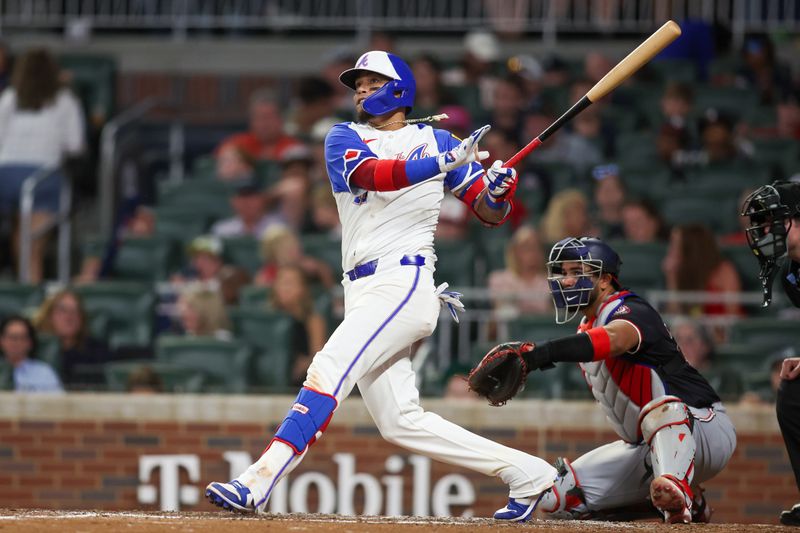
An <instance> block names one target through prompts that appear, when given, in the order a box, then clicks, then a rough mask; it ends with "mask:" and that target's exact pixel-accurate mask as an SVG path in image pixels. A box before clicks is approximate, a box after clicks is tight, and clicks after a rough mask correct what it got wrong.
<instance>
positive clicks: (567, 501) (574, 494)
mask: <svg viewBox="0 0 800 533" xmlns="http://www.w3.org/2000/svg"><path fill="white" fill-rule="evenodd" d="M554 466H555V467H556V470H558V477H557V478H556V482H555V484H554V485H553V487H552V488H551V489H550V490H548V491H547V492H545V493H544V494H543V495H542V500H541V503H539V509H540V510H541V511H542V512H543V513H546V514H549V515H552V516H551V518H567V519H575V518H582V517H583V516H585V515H587V514H588V512H589V509H588V508H587V507H586V499H585V498H584V495H583V489H581V485H580V482H579V481H578V478H577V476H576V475H575V470H574V469H573V468H572V464H570V462H569V461H568V460H567V459H565V458H563V457H559V458H558V459H557V460H556V462H555V464H554Z"/></svg>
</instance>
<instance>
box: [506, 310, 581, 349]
mask: <svg viewBox="0 0 800 533" xmlns="http://www.w3.org/2000/svg"><path fill="white" fill-rule="evenodd" d="M577 329H578V320H577V319H575V320H573V321H571V322H569V323H567V324H557V323H556V321H555V318H554V316H553V314H551V313H548V314H546V315H525V316H521V317H519V318H517V319H515V320H513V321H511V322H510V323H509V325H508V333H509V335H510V336H511V338H512V339H514V340H516V341H533V342H540V341H545V340H551V339H556V338H558V337H563V336H565V335H572V334H574V333H575V332H576V331H577Z"/></svg>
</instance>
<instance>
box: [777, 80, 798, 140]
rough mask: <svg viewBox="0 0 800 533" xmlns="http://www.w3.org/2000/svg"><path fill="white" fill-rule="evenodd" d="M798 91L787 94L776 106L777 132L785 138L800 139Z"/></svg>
mask: <svg viewBox="0 0 800 533" xmlns="http://www.w3.org/2000/svg"><path fill="white" fill-rule="evenodd" d="M798 98H800V91H797V92H796V93H795V95H794V96H789V97H787V98H785V99H784V100H783V101H781V102H780V103H779V104H778V106H777V120H778V124H777V132H776V133H777V134H778V136H779V137H785V138H787V139H800V105H798Z"/></svg>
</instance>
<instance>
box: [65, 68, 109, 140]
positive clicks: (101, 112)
mask: <svg viewBox="0 0 800 533" xmlns="http://www.w3.org/2000/svg"><path fill="white" fill-rule="evenodd" d="M58 63H59V65H60V66H61V68H63V69H64V70H68V71H69V72H70V74H71V85H72V89H73V90H74V91H75V93H76V95H77V96H78V98H79V99H80V100H81V103H82V104H83V108H84V109H85V110H86V114H87V116H88V119H89V120H88V124H89V125H91V127H92V129H94V130H99V129H100V128H101V127H102V125H103V124H104V123H105V122H106V121H107V120H108V119H110V118H111V117H112V116H114V114H115V113H116V102H115V99H116V94H117V88H116V76H117V66H116V62H115V60H114V58H113V57H111V56H101V55H86V54H69V55H62V56H60V57H59V58H58Z"/></svg>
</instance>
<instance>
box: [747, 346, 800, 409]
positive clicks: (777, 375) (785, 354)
mask: <svg viewBox="0 0 800 533" xmlns="http://www.w3.org/2000/svg"><path fill="white" fill-rule="evenodd" d="M754 356H755V354H754ZM795 356H797V350H795V349H794V348H793V347H790V348H786V349H784V350H781V351H780V352H779V353H778V354H776V355H774V356H772V358H771V359H770V361H769V388H767V389H758V390H749V391H747V392H745V393H744V394H742V397H741V398H740V399H739V402H740V403H744V404H751V405H758V404H762V405H763V404H775V399H776V398H777V396H778V389H779V388H780V386H781V368H783V361H784V359H786V358H789V357H795Z"/></svg>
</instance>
